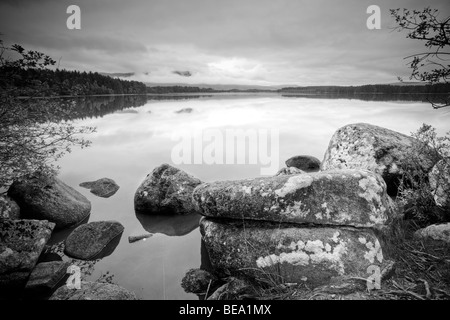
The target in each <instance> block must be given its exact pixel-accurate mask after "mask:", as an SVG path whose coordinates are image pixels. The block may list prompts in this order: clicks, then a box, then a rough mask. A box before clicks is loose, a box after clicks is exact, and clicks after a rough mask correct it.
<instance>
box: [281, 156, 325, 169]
mask: <svg viewBox="0 0 450 320" xmlns="http://www.w3.org/2000/svg"><path fill="white" fill-rule="evenodd" d="M286 166H287V167H288V168H290V167H294V168H297V169H300V170H303V171H306V172H311V171H319V169H320V160H319V159H317V158H316V157H313V156H295V157H292V158H289V159H287V160H286Z"/></svg>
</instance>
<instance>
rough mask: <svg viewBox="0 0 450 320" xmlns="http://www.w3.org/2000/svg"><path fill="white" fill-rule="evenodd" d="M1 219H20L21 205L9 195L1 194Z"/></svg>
mask: <svg viewBox="0 0 450 320" xmlns="http://www.w3.org/2000/svg"><path fill="white" fill-rule="evenodd" d="M0 219H13V220H16V219H20V208H19V205H18V204H17V203H16V202H15V201H14V200H13V199H11V198H10V197H8V196H3V195H0Z"/></svg>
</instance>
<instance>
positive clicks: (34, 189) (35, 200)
mask: <svg viewBox="0 0 450 320" xmlns="http://www.w3.org/2000/svg"><path fill="white" fill-rule="evenodd" d="M8 195H9V196H10V197H11V198H13V199H14V200H15V201H16V202H17V203H18V204H19V206H20V209H21V215H22V217H23V218H28V219H37V220H48V221H51V222H54V223H55V224H56V228H57V229H59V228H65V227H68V226H70V225H74V224H77V223H79V222H80V221H82V220H83V219H85V218H86V217H87V216H88V215H89V214H90V212H91V203H90V202H89V200H88V199H86V197H85V196H83V195H82V194H81V193H79V192H78V191H76V190H75V189H73V188H72V187H70V186H68V185H66V184H65V183H64V182H62V181H61V180H59V179H58V178H56V177H46V176H43V175H35V176H34V177H31V178H29V179H27V180H24V181H16V182H14V183H13V184H12V185H11V187H10V188H9V190H8Z"/></svg>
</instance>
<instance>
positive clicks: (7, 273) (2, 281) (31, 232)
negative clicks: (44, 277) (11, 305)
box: [0, 219, 55, 296]
mask: <svg viewBox="0 0 450 320" xmlns="http://www.w3.org/2000/svg"><path fill="white" fill-rule="evenodd" d="M54 227H55V224H54V223H52V222H48V221H45V220H44V221H38V220H9V219H5V220H0V296H2V294H4V293H5V292H6V293H7V290H8V289H11V288H17V287H21V286H24V285H25V283H26V279H27V278H28V276H29V275H30V273H31V271H32V270H33V268H34V266H35V265H36V263H37V261H38V258H39V255H40V254H41V252H42V251H43V249H44V246H45V244H46V243H47V241H48V239H49V238H50V236H51V234H52V231H53V228H54Z"/></svg>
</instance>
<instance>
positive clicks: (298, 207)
mask: <svg viewBox="0 0 450 320" xmlns="http://www.w3.org/2000/svg"><path fill="white" fill-rule="evenodd" d="M271 209H272V208H271ZM309 213H310V210H309V209H306V206H305V205H303V203H302V202H301V201H294V203H293V204H291V205H289V206H287V207H286V208H285V209H283V210H282V211H281V212H280V214H283V215H287V216H292V217H299V218H305V217H306V216H308V215H309Z"/></svg>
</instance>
